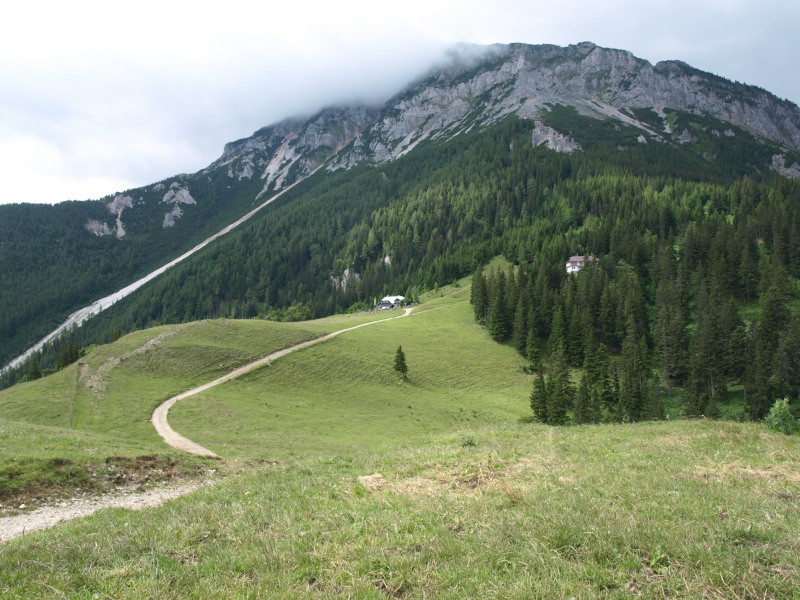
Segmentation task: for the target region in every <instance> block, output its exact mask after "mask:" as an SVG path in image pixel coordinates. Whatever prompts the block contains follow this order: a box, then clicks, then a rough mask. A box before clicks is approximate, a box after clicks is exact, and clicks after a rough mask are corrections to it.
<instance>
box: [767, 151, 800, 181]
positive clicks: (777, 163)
mask: <svg viewBox="0 0 800 600" xmlns="http://www.w3.org/2000/svg"><path fill="white" fill-rule="evenodd" d="M771 166H772V168H773V170H775V171H777V172H778V173H780V174H781V175H783V176H784V177H791V178H792V179H800V164H797V163H792V164H790V165H789V164H786V156H784V155H783V154H776V155H775V156H773V157H772V165H771Z"/></svg>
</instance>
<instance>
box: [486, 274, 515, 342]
mask: <svg viewBox="0 0 800 600" xmlns="http://www.w3.org/2000/svg"><path fill="white" fill-rule="evenodd" d="M486 328H487V329H488V330H489V335H491V336H492V339H493V340H494V341H496V342H505V341H506V340H507V339H508V338H509V337H510V335H511V317H510V315H509V313H508V306H507V303H506V278H505V274H504V273H503V272H502V271H500V274H499V275H498V276H497V283H496V286H495V290H494V294H493V297H492V299H491V303H490V305H489V316H488V318H487V319H486Z"/></svg>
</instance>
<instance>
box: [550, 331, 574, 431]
mask: <svg viewBox="0 0 800 600" xmlns="http://www.w3.org/2000/svg"><path fill="white" fill-rule="evenodd" d="M573 394H574V392H573V388H572V381H571V379H570V373H569V368H568V367H567V362H566V359H565V357H564V352H563V346H562V347H561V348H560V349H559V351H557V352H556V356H555V359H554V360H553V363H552V368H551V371H550V377H549V378H548V386H547V402H548V404H547V422H548V423H549V424H550V425H566V424H567V423H568V422H569V419H568V417H567V410H568V409H569V407H570V406H572V402H573Z"/></svg>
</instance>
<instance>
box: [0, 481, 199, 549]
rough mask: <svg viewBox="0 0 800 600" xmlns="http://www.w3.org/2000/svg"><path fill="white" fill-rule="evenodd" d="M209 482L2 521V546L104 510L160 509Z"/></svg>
mask: <svg viewBox="0 0 800 600" xmlns="http://www.w3.org/2000/svg"><path fill="white" fill-rule="evenodd" d="M207 483H210V482H196V481H195V482H191V483H185V484H182V485H177V486H170V487H162V488H154V489H151V490H147V491H145V492H134V491H132V490H125V491H120V492H116V493H114V494H113V495H112V494H106V495H103V496H96V497H86V498H73V499H70V500H64V501H61V502H59V503H58V504H54V505H51V506H43V507H42V508H37V509H36V510H33V511H31V512H27V513H23V514H20V515H14V516H11V517H3V518H1V519H0V543H3V542H7V541H9V540H13V539H15V538H18V537H22V536H23V535H25V534H26V533H30V532H31V531H37V530H39V529H47V528H48V527H52V526H54V525H57V524H58V523H60V522H61V521H71V520H72V519H78V518H80V517H87V516H89V515H91V514H93V513H95V512H97V511H98V510H100V509H103V508H129V509H131V510H141V509H143V508H150V507H153V506H159V505H161V504H163V503H164V502H166V501H167V500H172V499H173V498H179V497H180V496H184V495H186V494H188V493H189V492H193V491H194V490H196V489H198V488H199V487H201V486H203V485H206V484H207Z"/></svg>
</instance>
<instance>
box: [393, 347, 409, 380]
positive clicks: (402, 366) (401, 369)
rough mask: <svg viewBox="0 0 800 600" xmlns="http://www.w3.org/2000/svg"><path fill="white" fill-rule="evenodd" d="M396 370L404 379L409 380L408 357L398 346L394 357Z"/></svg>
mask: <svg viewBox="0 0 800 600" xmlns="http://www.w3.org/2000/svg"><path fill="white" fill-rule="evenodd" d="M394 370H395V371H397V372H398V373H400V375H402V376H403V379H408V365H407V364H406V355H405V353H404V352H403V347H402V346H398V347H397V352H395V355H394Z"/></svg>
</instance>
